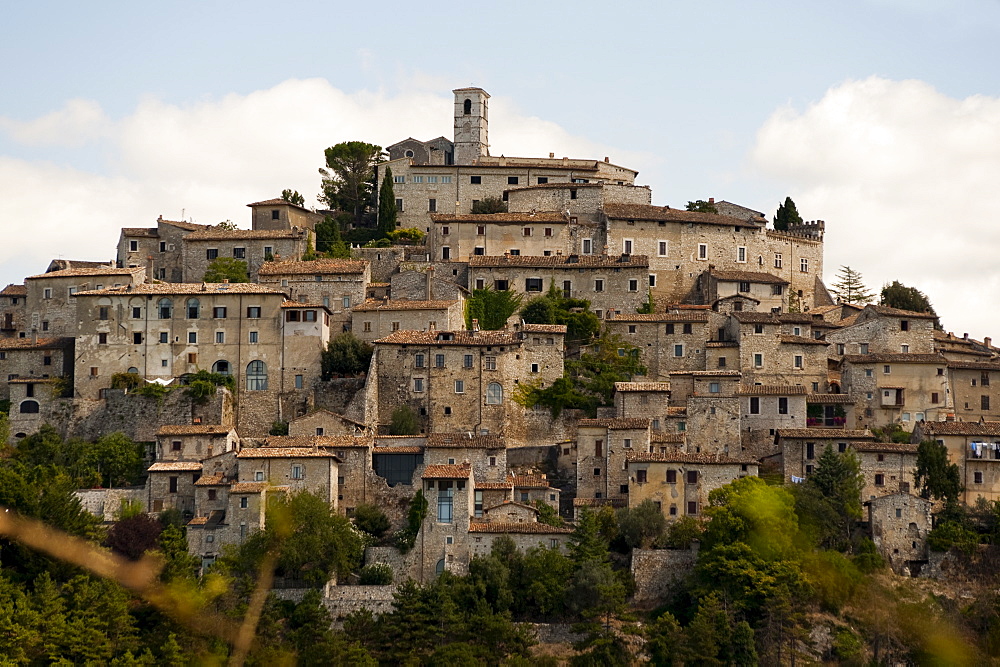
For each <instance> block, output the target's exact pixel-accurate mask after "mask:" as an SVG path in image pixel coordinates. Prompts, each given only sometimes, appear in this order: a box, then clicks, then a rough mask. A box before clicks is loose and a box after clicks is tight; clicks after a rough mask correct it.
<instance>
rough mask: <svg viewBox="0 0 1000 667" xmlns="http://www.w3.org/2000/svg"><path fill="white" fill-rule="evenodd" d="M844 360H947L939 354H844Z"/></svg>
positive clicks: (866, 361) (900, 362)
mask: <svg viewBox="0 0 1000 667" xmlns="http://www.w3.org/2000/svg"><path fill="white" fill-rule="evenodd" d="M844 361H846V362H848V363H851V364H889V363H893V364H941V365H942V366H947V365H948V360H947V359H946V358H945V357H943V356H941V355H940V354H845V355H844Z"/></svg>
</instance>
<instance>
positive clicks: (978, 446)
mask: <svg viewBox="0 0 1000 667" xmlns="http://www.w3.org/2000/svg"><path fill="white" fill-rule="evenodd" d="M924 440H934V441H936V442H937V443H938V444H943V445H944V446H945V447H946V448H947V449H948V460H949V461H950V462H951V463H954V464H955V465H957V466H958V469H959V472H960V473H961V480H960V481H961V483H962V487H963V489H964V491H963V492H962V500H963V502H965V504H966V505H970V506H972V505H975V504H976V500H977V499H979V498H983V499H985V500H1000V421H985V420H980V421H978V422H960V421H925V422H923V423H921V424H917V425H916V426H915V427H914V429H913V435H912V438H911V442H913V443H920V442H923V441H924Z"/></svg>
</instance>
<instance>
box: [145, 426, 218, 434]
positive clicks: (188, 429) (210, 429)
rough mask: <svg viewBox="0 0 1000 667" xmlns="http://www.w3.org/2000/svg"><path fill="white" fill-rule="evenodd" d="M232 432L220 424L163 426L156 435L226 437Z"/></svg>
mask: <svg viewBox="0 0 1000 667" xmlns="http://www.w3.org/2000/svg"><path fill="white" fill-rule="evenodd" d="M232 430H233V429H232V427H231V426H223V425H222V424H165V425H163V426H161V427H160V428H158V429H157V430H156V435H226V434H227V433H229V432H230V431H232Z"/></svg>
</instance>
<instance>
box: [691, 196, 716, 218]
mask: <svg viewBox="0 0 1000 667" xmlns="http://www.w3.org/2000/svg"><path fill="white" fill-rule="evenodd" d="M684 208H685V209H686V210H688V211H697V212H699V213H715V214H716V215H718V214H719V209H717V208H716V207H715V204H713V203H712V202H707V201H705V200H704V199H697V200H695V201H689V202H688V203H687V204H686V205H685V206H684Z"/></svg>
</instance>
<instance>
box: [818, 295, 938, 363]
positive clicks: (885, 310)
mask: <svg viewBox="0 0 1000 667" xmlns="http://www.w3.org/2000/svg"><path fill="white" fill-rule="evenodd" d="M934 322H935V317H934V316H933V315H930V314H928V313H916V312H913V311H910V310H900V309H898V308H890V307H889V306H874V305H867V306H865V307H864V310H862V311H861V312H860V313H858V314H857V315H853V316H851V317H849V318H848V319H846V320H842V322H841V324H842V325H843V326H842V327H841V328H840V329H838V330H836V331H831V332H830V333H828V334H827V335H826V339H827V342H829V343H830V344H831V345H832V346H833V351H834V352H835V353H836V354H837V355H851V356H856V355H864V354H920V355H928V354H934V352H935V351H934Z"/></svg>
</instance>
